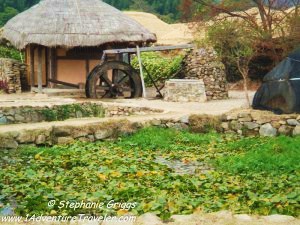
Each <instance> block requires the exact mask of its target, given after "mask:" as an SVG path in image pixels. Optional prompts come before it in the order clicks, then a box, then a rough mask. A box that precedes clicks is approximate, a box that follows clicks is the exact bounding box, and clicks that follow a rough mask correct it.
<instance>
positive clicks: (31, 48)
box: [29, 46, 34, 88]
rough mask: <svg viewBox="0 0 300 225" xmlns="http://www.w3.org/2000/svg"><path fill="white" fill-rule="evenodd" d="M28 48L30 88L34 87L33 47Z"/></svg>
mask: <svg viewBox="0 0 300 225" xmlns="http://www.w3.org/2000/svg"><path fill="white" fill-rule="evenodd" d="M29 48H30V86H31V88H33V87H34V47H33V46H29Z"/></svg>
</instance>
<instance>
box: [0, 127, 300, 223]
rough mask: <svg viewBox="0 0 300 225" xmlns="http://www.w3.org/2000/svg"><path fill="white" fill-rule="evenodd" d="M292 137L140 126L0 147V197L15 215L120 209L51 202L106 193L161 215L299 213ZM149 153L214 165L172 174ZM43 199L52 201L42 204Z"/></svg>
mask: <svg viewBox="0 0 300 225" xmlns="http://www.w3.org/2000/svg"><path fill="white" fill-rule="evenodd" d="M299 144H300V138H295V139H292V138H288V137H279V138H246V139H240V138H239V137H237V136H230V135H219V134H215V133H209V134H201V135H198V134H192V133H188V132H181V131H176V130H169V129H159V128H148V129H144V130H141V131H140V132H138V133H137V134H135V135H133V136H130V137H123V138H121V139H119V140H118V141H115V142H108V141H106V142H97V143H80V142H78V143H75V144H72V145H68V146H55V147H51V148H48V147H47V148H46V147H44V148H36V147H32V146H28V147H24V148H23V149H19V150H18V151H15V152H12V151H1V152H0V167H1V169H0V181H1V182H0V196H1V197H0V201H1V202H3V203H4V204H8V203H9V202H14V203H17V206H18V207H17V210H16V212H17V214H19V215H26V214H27V213H28V214H30V215H32V214H38V215H39V214H44V215H50V214H51V215H78V214H79V213H86V214H93V215H104V214H113V215H114V214H120V213H124V211H123V210H120V209H119V208H116V209H107V207H103V208H101V209H93V210H88V209H77V210H73V209H70V208H63V209H59V208H58V206H59V205H58V203H59V201H71V202H75V201H76V202H80V201H84V202H89V201H92V202H104V203H107V202H108V201H110V200H112V199H114V200H115V201H117V202H137V203H138V204H137V207H136V208H134V209H132V210H130V211H131V212H132V213H134V214H142V213H145V212H154V213H156V214H158V215H159V216H160V217H162V218H163V219H167V218H169V217H170V215H172V214H190V213H193V212H194V211H195V210H199V209H202V210H204V211H208V212H211V211H219V210H223V209H229V210H232V211H234V212H236V213H255V214H262V215H267V214H274V213H279V214H289V215H294V216H299V210H298V206H299V204H298V203H299V200H300V199H299V189H298V185H299V182H300V180H299V177H300V176H299V175H300V171H299V163H298V162H299V160H300V158H299V157H300V154H299V148H298V146H299ZM259 151H262V152H261V153H260V152H259ZM157 157H163V158H165V159H168V160H173V159H176V160H180V161H182V162H184V163H186V164H188V163H190V162H202V163H203V162H204V163H206V164H211V165H216V169H215V170H214V171H210V172H201V171H200V172H198V173H195V174H191V175H188V174H187V175H179V174H176V173H174V171H173V170H172V169H170V168H168V167H167V166H165V165H162V164H158V163H156V161H155V159H156V158H157ZM276 158H277V159H278V160H276ZM239 159H240V160H242V162H243V163H241V162H240V161H239ZM252 163H253V164H254V165H252ZM257 166H258V167H259V168H256V167H257ZM230 167H232V168H233V169H231V168H230ZM49 200H56V202H57V204H56V205H55V206H54V207H51V208H49V207H48V206H47V203H48V201H49ZM125 212H126V211H125Z"/></svg>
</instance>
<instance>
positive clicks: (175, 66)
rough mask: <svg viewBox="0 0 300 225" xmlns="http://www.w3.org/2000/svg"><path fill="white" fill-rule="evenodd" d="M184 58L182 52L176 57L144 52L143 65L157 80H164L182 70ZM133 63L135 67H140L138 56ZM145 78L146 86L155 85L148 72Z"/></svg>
mask: <svg viewBox="0 0 300 225" xmlns="http://www.w3.org/2000/svg"><path fill="white" fill-rule="evenodd" d="M182 60H183V55H182V54H178V55H176V56H175V57H167V56H163V55H161V54H160V53H157V52H147V53H142V62H143V65H144V66H145V67H146V69H147V71H148V72H149V73H150V74H151V76H152V78H153V79H154V80H155V81H161V82H163V81H164V80H165V79H168V78H170V77H172V75H174V74H175V73H176V72H177V71H179V70H180V67H181V62H182ZM132 65H133V67H134V68H135V69H139V62H138V59H137V57H135V58H134V59H133V60H132ZM144 78H145V83H146V86H148V87H149V86H152V85H153V84H152V82H151V80H150V78H149V75H148V74H147V73H146V72H145V73H144Z"/></svg>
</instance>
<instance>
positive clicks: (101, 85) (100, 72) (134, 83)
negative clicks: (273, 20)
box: [86, 61, 142, 98]
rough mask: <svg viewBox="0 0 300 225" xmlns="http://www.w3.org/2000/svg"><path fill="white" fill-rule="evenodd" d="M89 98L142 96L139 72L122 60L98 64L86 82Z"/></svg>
mask: <svg viewBox="0 0 300 225" xmlns="http://www.w3.org/2000/svg"><path fill="white" fill-rule="evenodd" d="M86 96H87V97H88V98H138V97H141V96H142V82H141V78H140V76H139V73H138V72H137V71H136V70H135V69H134V68H133V67H132V66H131V65H129V64H127V63H124V62H121V61H107V62H104V63H103V64H100V65H98V66H96V67H95V68H94V69H93V70H92V71H91V73H90V74H89V75H88V78H87V82H86Z"/></svg>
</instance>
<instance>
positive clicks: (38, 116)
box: [0, 103, 162, 125]
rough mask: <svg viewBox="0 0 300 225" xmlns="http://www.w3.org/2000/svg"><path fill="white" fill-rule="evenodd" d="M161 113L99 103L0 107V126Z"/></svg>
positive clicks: (141, 108)
mask: <svg viewBox="0 0 300 225" xmlns="http://www.w3.org/2000/svg"><path fill="white" fill-rule="evenodd" d="M161 112H162V111H161V110H155V109H150V108H145V107H127V106H112V105H103V104H99V103H77V104H67V105H52V106H41V107H32V106H22V107H0V125H8V124H18V123H39V122H44V121H63V120H66V119H71V118H87V117H99V118H102V117H118V116H130V115H144V114H150V113H161Z"/></svg>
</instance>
